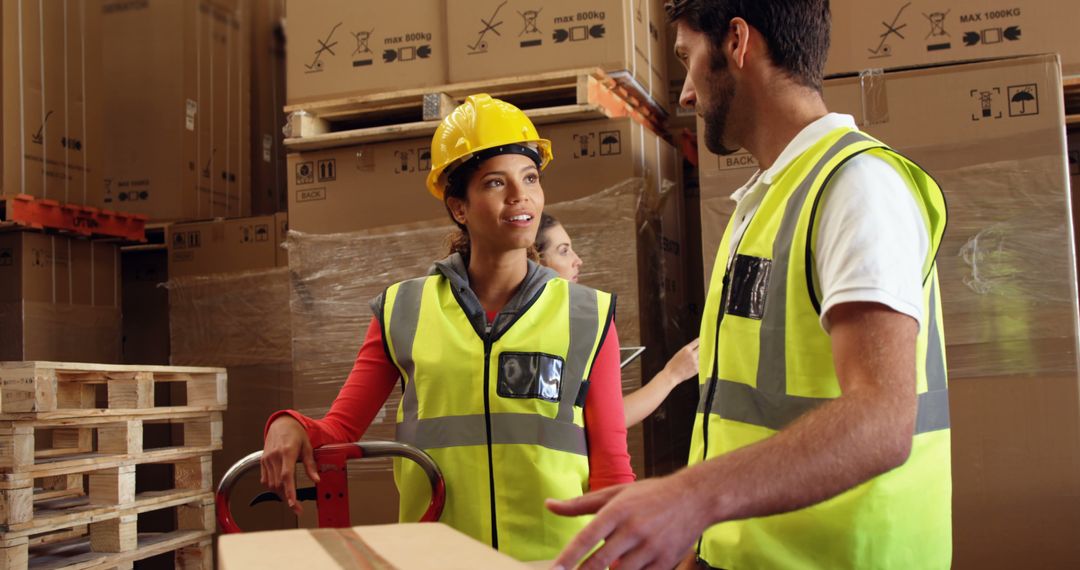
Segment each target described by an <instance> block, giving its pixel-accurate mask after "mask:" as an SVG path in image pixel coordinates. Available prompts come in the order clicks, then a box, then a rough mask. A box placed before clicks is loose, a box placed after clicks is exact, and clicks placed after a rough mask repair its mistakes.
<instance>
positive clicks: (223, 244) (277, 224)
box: [165, 213, 289, 278]
mask: <svg viewBox="0 0 1080 570" xmlns="http://www.w3.org/2000/svg"><path fill="white" fill-rule="evenodd" d="M288 229H289V228H288V215H287V214H284V213H282V214H275V215H272V216H255V217H251V218H234V219H229V220H213V221H209V222H190V223H180V224H172V225H170V226H169V227H168V229H167V230H166V232H165V242H166V243H167V244H168V250H169V276H170V277H171V278H177V277H186V276H193V275H212V274H215V273H233V272H239V271H251V270H259V269H268V268H272V267H284V266H287V265H288V263H289V261H288V254H287V252H286V251H285V250H284V249H282V247H281V244H282V243H283V242H284V241H285V232H287V231H288Z"/></svg>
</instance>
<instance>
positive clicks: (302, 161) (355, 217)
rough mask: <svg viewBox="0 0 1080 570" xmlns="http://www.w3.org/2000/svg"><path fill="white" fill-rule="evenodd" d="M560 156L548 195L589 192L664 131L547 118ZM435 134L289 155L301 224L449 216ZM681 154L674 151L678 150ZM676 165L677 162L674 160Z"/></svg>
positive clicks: (351, 226) (341, 228) (319, 228)
mask: <svg viewBox="0 0 1080 570" xmlns="http://www.w3.org/2000/svg"><path fill="white" fill-rule="evenodd" d="M539 132H540V136H542V137H545V138H547V139H550V140H551V143H552V149H553V152H554V154H555V160H554V161H553V162H551V164H550V165H549V166H548V167H547V169H546V170H545V171H544V173H543V186H544V191H545V196H546V200H547V202H548V203H554V202H559V201H565V200H571V199H575V198H581V197H583V196H588V195H589V194H593V193H595V192H598V191H600V190H602V189H605V188H609V187H611V186H613V185H615V184H616V183H618V182H621V181H623V180H625V179H626V178H627V177H631V176H634V175H635V173H636V175H644V172H645V170H646V168H647V166H646V165H644V164H639V162H640V161H641V160H644V157H645V156H656V153H657V152H659V151H658V150H656V149H655V148H654V149H653V150H652V152H651V154H649V153H646V152H645V150H646V149H645V147H646V146H647V145H652V146H653V147H658V145H663V146H664V147H665V148H670V147H669V146H667V145H666V143H662V142H661V141H660V139H659V138H658V137H656V136H655V135H653V134H652V133H650V132H648V130H647V129H645V128H643V127H641V126H640V125H638V124H637V123H634V122H633V121H631V120H630V119H621V120H606V119H601V120H595V121H580V122H571V123H560V124H553V125H540V127H539ZM430 149H431V139H430V138H422V139H410V140H405V141H393V142H385V143H374V144H367V145H359V146H351V147H341V148H332V149H327V150H320V151H313V152H304V153H292V154H290V155H289V162H288V173H289V217H290V220H291V227H292V228H293V229H294V230H297V231H301V232H308V233H320V234H330V233H338V232H354V231H357V230H365V229H370V228H377V227H384V226H393V225H398V224H407V223H411V222H420V221H426V220H433V219H437V218H443V219H446V220H447V222H449V218H448V217H447V213H446V209H445V207H444V206H443V204H442V202H440V201H439V200H436V199H433V198H432V197H431V194H429V193H428V191H427V188H426V186H425V180H426V179H427V174H428V172H429V171H430V170H431V150H430ZM672 156H673V155H672ZM672 168H674V166H672Z"/></svg>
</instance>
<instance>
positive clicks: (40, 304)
mask: <svg viewBox="0 0 1080 570" xmlns="http://www.w3.org/2000/svg"><path fill="white" fill-rule="evenodd" d="M2 10H3V29H2V31H0V34H2V36H3V46H4V47H3V61H2V64H0V65H2V68H3V70H2V73H3V83H4V88H3V94H2V97H3V104H2V111H0V112H2V113H3V121H2V122H3V130H2V133H0V137H2V144H3V162H2V165H0V171H2V176H3V193H4V194H5V195H16V194H26V195H30V196H33V197H35V198H40V199H46V200H55V201H57V202H67V203H73V204H80V205H89V206H100V205H101V191H102V183H101V179H102V168H101V166H102V160H103V153H104V151H105V149H106V148H107V143H106V142H105V139H104V138H103V136H102V116H101V114H100V113H99V112H96V111H95V110H96V109H99V108H100V105H101V96H102V86H101V64H102V59H101V55H102V54H101V45H100V38H101V36H100V33H101V30H100V27H101V26H100V14H99V13H98V12H97V11H95V10H93V9H91V8H90V7H88V6H86V5H85V4H84V3H83V2H78V1H74V0H63V1H59V2H49V3H40V2H32V1H29V0H19V1H15V2H5V3H4V5H3V7H2ZM0 291H2V293H0V312H2V313H3V317H2V319H0V337H2V338H3V342H2V343H0V346H2V349H0V359H2V360H31V359H55V360H88V361H94V362H108V363H115V362H118V361H119V358H120V341H119V339H120V300H119V299H120V296H119V263H118V256H117V248H116V245H114V244H108V243H102V242H89V241H86V240H83V239H79V238H74V237H68V236H64V235H44V234H40V233H35V232H13V233H5V234H3V236H0Z"/></svg>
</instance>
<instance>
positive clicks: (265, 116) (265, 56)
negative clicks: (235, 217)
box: [249, 0, 286, 216]
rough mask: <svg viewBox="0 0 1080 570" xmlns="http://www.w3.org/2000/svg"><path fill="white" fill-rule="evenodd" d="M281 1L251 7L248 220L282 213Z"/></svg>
mask: <svg viewBox="0 0 1080 570" xmlns="http://www.w3.org/2000/svg"><path fill="white" fill-rule="evenodd" d="M284 17H285V0H258V1H251V42H252V43H251V141H250V143H249V145H250V149H251V214H252V215H254V216H261V215H265V214H273V213H275V212H284V211H285V210H286V200H285V147H284V146H283V145H282V140H283V136H282V132H281V128H282V127H283V126H284V125H285V121H286V118H285V117H286V116H285V111H284V107H285V29H284V27H283V22H284V20H283V18H284Z"/></svg>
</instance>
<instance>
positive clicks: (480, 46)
mask: <svg viewBox="0 0 1080 570" xmlns="http://www.w3.org/2000/svg"><path fill="white" fill-rule="evenodd" d="M446 22H447V30H448V32H447V37H448V43H449V50H450V82H451V83H459V82H465V81H481V80H487V79H495V78H500V77H516V76H528V75H533V74H537V73H544V72H548V71H561V70H568V69H579V68H586V67H601V68H603V69H605V70H608V71H620V70H627V71H630V72H631V74H632V75H633V76H634V78H635V79H636V80H637V82H638V83H639V84H640V85H641V86H642V87H643V88H644V90H645V92H646V93H649V94H651V95H652V97H653V99H655V100H656V101H657V102H658V103H660V104H661V105H664V104H665V103H666V101H667V91H668V87H667V69H666V65H665V63H666V62H667V58H666V56H665V55H664V53H663V50H664V46H665V40H664V36H665V35H666V34H667V33H668V27H667V25H666V19H665V16H664V9H663V2H662V1H660V0H587V1H581V0H547V1H545V2H542V3H538V2H530V1H527V0H505V1H504V0H447V9H446Z"/></svg>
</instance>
